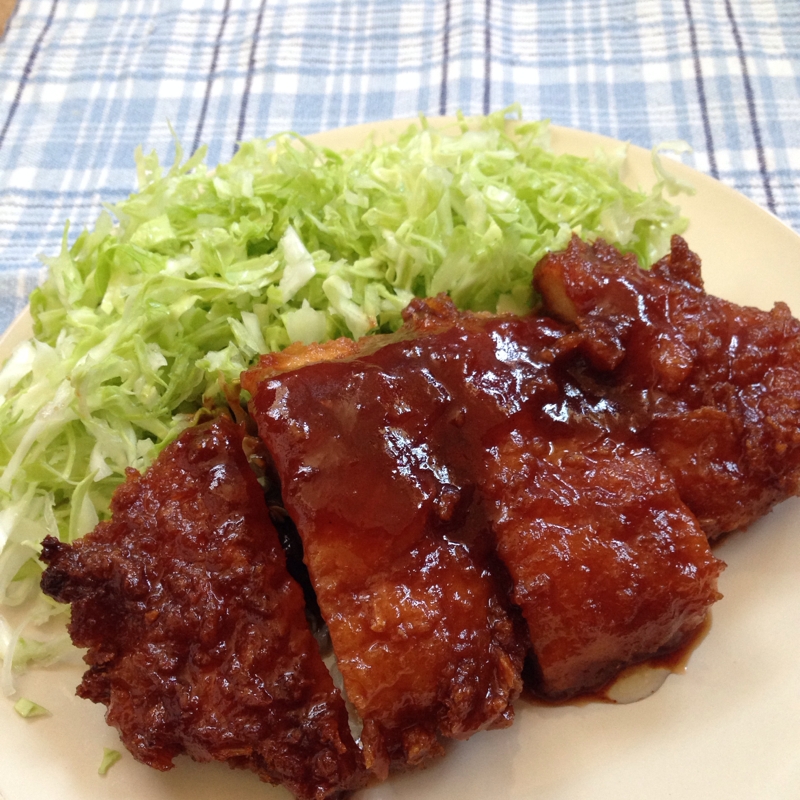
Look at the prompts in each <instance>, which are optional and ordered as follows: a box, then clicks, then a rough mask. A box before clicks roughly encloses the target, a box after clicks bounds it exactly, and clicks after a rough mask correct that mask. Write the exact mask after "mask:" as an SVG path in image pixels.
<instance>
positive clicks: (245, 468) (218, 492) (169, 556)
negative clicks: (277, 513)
mask: <svg viewBox="0 0 800 800" xmlns="http://www.w3.org/2000/svg"><path fill="white" fill-rule="evenodd" d="M242 441H243V434H242V430H241V429H240V428H239V427H238V426H236V425H234V424H233V423H232V422H231V421H230V420H228V419H227V418H223V417H221V418H219V419H217V420H216V421H214V422H212V423H207V424H204V425H201V426H199V427H195V428H190V429H188V430H187V431H185V432H184V433H183V434H182V435H181V436H180V437H179V438H178V439H177V440H176V441H175V442H173V443H172V444H170V445H169V446H168V447H167V448H166V449H165V450H164V451H163V452H162V453H161V455H160V456H159V457H158V458H157V459H156V461H155V463H154V464H153V465H152V467H151V468H150V469H149V470H148V471H147V472H146V473H145V474H144V475H140V474H139V473H138V472H136V471H135V470H132V469H131V470H129V471H128V477H127V481H126V482H125V483H124V484H123V485H121V486H120V487H119V488H118V489H117V491H116V492H115V494H114V497H113V500H112V504H111V509H112V512H113V517H112V519H111V520H110V521H109V522H102V523H100V525H98V527H97V528H96V529H95V530H94V531H93V532H92V533H90V534H88V535H87V536H85V537H84V538H83V539H80V540H78V541H76V542H74V543H73V544H63V543H61V542H59V541H58V540H57V539H55V538H53V537H48V538H47V539H46V540H45V541H44V545H43V552H42V560H43V561H44V562H45V563H47V564H48V565H49V566H48V567H47V570H46V571H45V573H44V575H43V578H42V588H43V589H44V591H45V592H46V593H47V594H49V595H50V596H51V597H54V598H55V599H56V600H59V601H61V602H66V603H71V604H72V621H71V623H70V626H69V630H70V634H71V636H72V639H73V641H74V643H75V644H76V645H77V646H79V647H88V648H89V651H88V653H87V654H86V656H85V660H86V662H87V663H88V664H89V667H90V668H89V671H88V672H87V673H86V674H85V675H84V678H83V682H82V683H81V685H80V687H79V688H78V694H79V695H80V696H81V697H84V698H87V699H90V700H93V701H95V702H97V703H103V704H105V705H106V706H107V707H108V710H107V712H106V720H107V721H108V723H109V724H110V725H113V726H115V727H116V728H118V730H119V732H120V736H121V738H122V741H123V742H124V744H125V746H126V747H127V748H128V750H130V752H131V753H132V754H133V756H134V757H135V758H136V759H137V760H139V761H142V762H144V763H145V764H148V765H150V766H152V767H155V768H157V769H160V770H167V769H170V768H171V767H172V766H173V764H172V760H173V758H174V757H175V756H177V755H179V754H181V753H186V754H188V755H189V756H191V757H192V758H194V759H195V760H198V761H211V760H215V761H223V762H227V763H228V764H230V765H231V766H233V767H242V768H247V769H251V770H253V771H254V772H256V773H257V774H258V775H259V776H260V777H261V778H262V779H263V780H265V781H269V782H270V783H281V784H283V785H285V786H286V787H287V788H288V789H290V790H291V791H292V792H293V793H294V794H295V795H296V796H297V797H299V798H303V799H304V800H305V799H308V800H312V798H313V800H322V798H328V797H334V796H338V795H339V794H340V792H341V791H342V790H348V789H351V788H354V787H356V786H358V785H359V783H360V780H361V777H362V775H363V762H362V759H361V754H360V752H359V750H358V748H357V747H356V745H355V743H354V741H353V738H352V736H351V733H350V730H349V727H348V717H347V711H346V709H345V706H344V702H343V700H342V698H341V696H340V695H339V693H338V691H337V690H336V689H335V688H334V686H333V683H332V680H331V677H330V675H329V673H328V671H327V669H326V667H325V665H324V663H323V661H322V659H321V657H320V653H319V648H318V646H317V643H316V641H315V640H314V638H313V636H312V635H311V632H310V630H309V627H308V623H307V621H306V617H305V609H304V601H303V594H302V590H301V589H300V587H299V586H298V585H297V584H296V583H295V582H294V580H293V579H292V578H290V577H289V574H288V573H287V571H286V559H285V555H284V553H283V551H282V550H281V548H280V545H279V542H278V535H277V533H276V531H275V529H274V527H273V526H272V523H271V522H270V519H269V516H268V512H267V508H266V505H265V502H264V497H263V492H262V489H261V487H260V485H259V483H258V480H257V478H256V476H255V474H254V472H253V471H252V470H251V468H250V466H249V464H248V462H247V460H246V457H245V455H244V453H243V451H242Z"/></svg>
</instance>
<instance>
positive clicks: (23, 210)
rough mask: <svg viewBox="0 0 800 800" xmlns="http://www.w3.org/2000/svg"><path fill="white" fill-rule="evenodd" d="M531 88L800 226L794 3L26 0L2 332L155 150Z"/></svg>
mask: <svg viewBox="0 0 800 800" xmlns="http://www.w3.org/2000/svg"><path fill="white" fill-rule="evenodd" d="M513 102H519V103H520V104H521V105H522V108H523V110H524V113H525V117H526V118H527V119H535V118H542V117H549V118H550V119H552V120H553V122H555V123H558V124H560V125H568V126H572V127H576V128H582V129H585V130H589V131H594V132H598V133H603V134H606V135H609V136H613V137H615V138H618V139H623V140H630V141H631V142H634V143H635V144H639V145H643V146H645V147H650V146H652V145H653V144H654V143H656V142H659V141H664V140H671V139H684V140H686V141H687V142H689V143H690V144H691V146H692V147H693V148H694V152H693V154H691V155H689V156H687V157H686V158H687V160H688V161H689V163H691V164H692V165H693V166H695V167H696V168H698V169H700V170H703V171H705V172H708V173H710V174H711V175H713V176H715V177H717V178H719V179H720V180H722V181H724V182H725V183H727V184H730V185H731V186H733V187H734V188H736V189H738V190H739V191H741V192H743V193H744V194H746V195H748V196H750V197H751V198H752V199H753V200H755V201H756V202H757V203H759V204H760V205H762V206H763V207H765V208H767V209H769V210H770V211H772V212H773V213H775V214H777V216H778V217H780V218H781V219H783V220H785V221H786V222H787V223H788V224H789V225H791V226H793V227H794V228H795V229H796V230H798V231H800V188H799V187H800V2H798V0H636V1H635V2H632V1H629V0H537V1H535V2H530V1H527V2H526V1H525V0H124V1H123V0H20V3H19V5H18V7H17V9H16V12H15V14H14V16H13V17H12V19H11V21H10V23H9V25H8V28H7V31H6V33H5V36H4V38H3V39H2V41H0V331H2V330H3V329H5V327H6V326H7V325H8V324H9V323H10V321H11V320H12V319H13V317H14V316H15V315H16V314H17V313H18V312H19V311H20V310H21V309H22V308H23V306H24V305H25V303H26V302H27V296H28V294H29V292H30V290H31V289H32V288H33V286H34V285H35V284H36V282H37V281H38V280H40V279H41V277H42V275H43V268H42V266H41V262H40V261H39V259H38V255H39V254H40V253H49V254H54V253H55V252H57V251H58V249H59V246H60V240H61V237H62V233H63V226H64V221H65V220H66V219H70V220H71V223H72V227H71V236H75V235H77V232H78V231H79V230H80V229H81V227H83V226H87V225H91V224H92V223H93V221H94V220H95V219H96V217H97V215H98V213H99V211H100V209H101V206H102V203H103V202H114V201H116V200H119V199H121V198H122V197H124V196H126V195H127V194H129V193H130V192H131V191H132V190H133V189H134V188H135V168H134V162H133V151H134V148H135V147H136V145H138V144H142V145H143V146H144V148H145V149H146V150H151V149H155V150H156V151H158V152H159V153H160V155H161V156H162V158H164V159H165V160H167V161H171V159H172V157H173V153H174V150H173V140H172V134H171V133H170V130H169V124H171V125H172V126H173V127H174V130H175V133H176V134H177V137H178V138H179V139H180V141H181V142H183V143H184V145H185V146H186V147H187V148H189V149H191V148H195V147H197V145H198V144H199V143H201V142H202V143H207V144H208V146H209V150H208V161H209V163H216V162H219V161H225V160H227V159H229V158H230V157H231V155H232V154H233V152H234V149H235V147H236V142H237V141H239V140H241V139H246V138H251V137H255V136H265V135H269V134H272V133H275V132H278V131H281V130H287V129H291V130H295V131H298V132H300V133H312V132H314V131H318V130H324V129H329V128H335V127H339V126H343V125H351V124H354V123H358V122H369V121H375V120H381V119H386V118H402V117H410V116H414V115H416V114H417V113H418V112H424V113H425V114H428V115H437V114H452V113H455V112H456V111H457V110H459V109H460V110H462V111H463V112H464V113H465V114H475V113H484V112H488V111H493V110H496V109H500V108H503V107H505V106H507V105H509V104H511V103H513Z"/></svg>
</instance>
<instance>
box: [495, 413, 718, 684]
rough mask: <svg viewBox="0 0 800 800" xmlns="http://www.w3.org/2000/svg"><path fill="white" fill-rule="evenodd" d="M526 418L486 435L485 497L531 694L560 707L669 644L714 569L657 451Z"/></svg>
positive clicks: (683, 628) (684, 631)
mask: <svg viewBox="0 0 800 800" xmlns="http://www.w3.org/2000/svg"><path fill="white" fill-rule="evenodd" d="M563 428H565V429H564V430H561V431H558V430H557V429H555V428H554V426H553V425H552V422H550V423H549V424H548V422H546V421H542V420H537V419H536V418H535V416H534V415H528V416H525V417H523V418H518V419H516V420H514V422H513V425H511V426H510V427H509V429H508V430H506V431H503V432H496V434H495V442H494V444H493V445H492V446H491V447H490V448H489V454H490V458H489V466H488V479H487V481H486V484H485V492H486V495H487V498H488V500H489V502H490V504H491V508H492V517H493V523H494V531H495V535H496V538H497V549H498V553H499V555H500V557H501V558H502V560H503V562H504V563H505V564H506V566H507V567H508V570H509V573H510V574H511V578H512V580H513V585H514V589H513V597H514V601H515V602H516V603H517V604H518V605H519V607H520V608H521V609H522V612H523V614H524V615H525V619H526V621H527V623H528V628H529V631H530V639H531V644H532V648H533V653H534V655H535V658H536V667H537V668H536V670H535V674H534V675H533V676H532V678H531V679H532V682H533V686H532V688H533V689H534V690H535V691H536V692H537V693H539V694H542V695H544V696H546V697H549V698H553V699H562V698H565V697H568V696H570V695H574V694H577V693H579V692H588V691H592V690H596V689H598V688H599V687H601V686H603V685H604V684H605V683H607V682H608V681H609V680H610V679H611V678H613V677H614V676H615V675H616V674H617V673H618V672H619V671H620V670H621V669H622V668H623V667H626V666H628V665H630V664H635V663H637V662H639V661H642V660H644V659H646V658H649V657H651V656H654V655H658V654H659V653H666V652H670V651H672V650H674V649H675V648H677V647H679V646H680V645H681V644H682V643H683V642H684V641H685V640H686V639H687V637H689V636H690V635H691V634H692V633H693V632H694V631H695V630H696V629H697V628H698V627H699V626H700V624H701V623H702V621H703V619H704V618H705V616H706V612H707V610H708V607H709V606H710V605H711V604H712V603H713V602H715V601H716V600H717V599H718V598H719V596H720V595H719V594H718V593H717V591H716V586H717V577H718V575H719V573H720V571H721V569H722V567H723V566H724V565H723V564H722V562H721V561H718V560H717V559H715V558H714V557H713V556H712V554H711V552H710V551H709V547H708V543H707V541H706V537H705V536H704V535H703V531H702V530H701V529H700V527H699V526H698V524H697V521H696V520H695V518H694V516H693V515H692V514H691V512H689V510H688V509H687V508H686V506H685V505H684V504H683V503H682V502H681V500H680V498H679V497H678V493H677V491H676V489H675V485H674V483H673V481H672V479H671V478H670V477H669V475H668V474H667V473H666V471H665V470H664V468H663V467H662V466H661V464H660V463H659V461H658V459H657V458H656V456H655V454H654V453H652V451H650V450H649V449H648V448H646V447H642V446H641V445H638V444H636V443H635V442H625V441H621V440H620V439H619V438H617V437H614V436H609V435H606V434H604V433H602V432H600V431H598V430H597V429H593V428H591V427H588V426H585V425H584V426H580V425H579V426H577V427H576V426H574V425H572V426H563Z"/></svg>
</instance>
